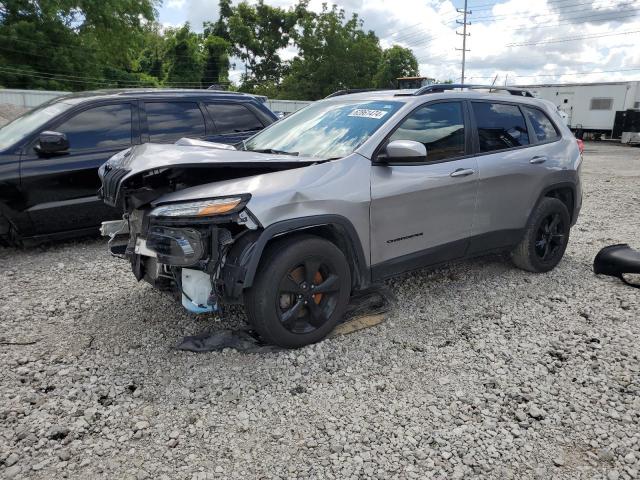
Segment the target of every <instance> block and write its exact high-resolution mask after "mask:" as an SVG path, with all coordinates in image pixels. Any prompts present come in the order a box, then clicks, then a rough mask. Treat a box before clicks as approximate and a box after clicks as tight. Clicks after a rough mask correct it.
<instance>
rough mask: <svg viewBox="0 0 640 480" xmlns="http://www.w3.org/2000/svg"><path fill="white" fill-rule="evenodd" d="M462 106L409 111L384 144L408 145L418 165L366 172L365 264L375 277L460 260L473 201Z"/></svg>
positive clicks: (473, 167)
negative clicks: (417, 151) (416, 147)
mask: <svg viewBox="0 0 640 480" xmlns="http://www.w3.org/2000/svg"><path fill="white" fill-rule="evenodd" d="M468 119H469V114H468V111H467V106H466V104H465V103H464V102H460V101H443V102H432V103H428V104H426V105H422V106H420V107H418V108H417V109H416V110H414V111H413V112H412V113H410V114H409V115H408V116H407V117H406V118H405V119H404V120H403V121H401V122H400V124H399V126H398V128H397V129H396V130H395V131H394V132H393V133H392V134H391V136H390V137H389V139H388V141H393V140H413V141H417V142H420V143H423V144H424V145H425V147H426V149H427V157H426V161H424V159H422V160H421V161H419V162H417V163H411V162H406V161H404V162H402V163H400V162H394V161H392V160H388V161H383V162H375V163H374V164H373V166H372V168H371V210H370V222H371V265H372V269H373V277H374V280H375V279H381V278H385V277H389V276H391V275H394V274H397V273H401V272H404V271H408V270H413V269H416V268H421V267H424V266H427V265H432V264H436V263H439V262H443V261H447V260H451V259H455V258H459V257H462V256H464V254H465V252H466V249H467V247H468V244H469V237H470V235H471V228H472V224H473V219H474V215H475V206H476V198H477V195H478V165H477V160H476V158H475V157H473V156H472V154H471V153H472V149H471V135H470V131H469V128H468V125H469V120H468Z"/></svg>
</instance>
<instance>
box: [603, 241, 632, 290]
mask: <svg viewBox="0 0 640 480" xmlns="http://www.w3.org/2000/svg"><path fill="white" fill-rule="evenodd" d="M593 271H594V272H595V273H597V274H602V275H609V276H611V277H616V278H619V279H620V280H622V281H623V282H624V283H626V284H627V285H630V286H632V287H636V288H640V283H632V282H630V281H629V280H627V279H626V278H625V274H640V252H638V251H636V250H634V249H633V248H631V247H630V246H629V245H627V244H626V243H622V244H618V245H610V246H608V247H604V248H603V249H602V250H600V251H599V252H598V254H597V255H596V258H595V259H594V261H593Z"/></svg>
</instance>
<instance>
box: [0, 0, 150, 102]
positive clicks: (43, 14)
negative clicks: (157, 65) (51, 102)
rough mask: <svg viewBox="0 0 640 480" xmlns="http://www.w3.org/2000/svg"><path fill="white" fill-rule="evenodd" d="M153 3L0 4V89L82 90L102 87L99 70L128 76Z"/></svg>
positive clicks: (65, 0) (17, 0)
mask: <svg viewBox="0 0 640 480" xmlns="http://www.w3.org/2000/svg"><path fill="white" fill-rule="evenodd" d="M155 5H156V0H140V1H132V0H102V1H99V2H97V1H91V0H33V1H31V0H5V1H2V2H0V67H1V68H2V70H0V83H1V84H2V85H5V86H10V87H23V88H49V89H72V90H82V89H87V88H94V87H99V86H105V84H106V85H111V84H110V83H105V79H104V75H105V74H104V68H105V67H107V66H109V67H111V68H115V69H120V70H122V71H123V72H131V70H132V61H133V59H134V57H135V52H136V50H137V48H138V47H139V45H140V42H141V40H142V36H141V33H142V25H143V24H144V23H145V22H148V21H152V20H153V19H154V17H155V15H156V12H155Z"/></svg>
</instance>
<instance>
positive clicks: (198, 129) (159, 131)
mask: <svg viewBox="0 0 640 480" xmlns="http://www.w3.org/2000/svg"><path fill="white" fill-rule="evenodd" d="M145 110H146V111H147V126H148V128H149V140H150V141H151V142H156V143H169V142H175V141H176V140H179V139H180V138H182V137H189V138H198V137H203V136H204V135H205V127H204V117H203V116H202V112H201V111H200V107H199V106H198V104H197V103H195V102H147V103H145Z"/></svg>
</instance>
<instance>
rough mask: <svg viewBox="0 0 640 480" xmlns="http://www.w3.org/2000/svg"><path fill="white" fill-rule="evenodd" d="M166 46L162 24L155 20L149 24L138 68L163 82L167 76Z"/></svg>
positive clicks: (139, 55)
mask: <svg viewBox="0 0 640 480" xmlns="http://www.w3.org/2000/svg"><path fill="white" fill-rule="evenodd" d="M165 48H166V47H165V37H164V36H163V35H162V32H161V29H160V26H159V25H158V24H157V23H155V22H154V23H153V24H150V25H147V26H146V28H145V33H144V40H143V44H142V48H141V49H140V53H139V54H138V61H137V68H136V70H137V71H138V72H140V73H144V74H146V75H148V76H150V77H154V78H156V80H157V82H162V80H164V76H165Z"/></svg>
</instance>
